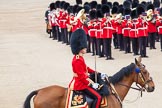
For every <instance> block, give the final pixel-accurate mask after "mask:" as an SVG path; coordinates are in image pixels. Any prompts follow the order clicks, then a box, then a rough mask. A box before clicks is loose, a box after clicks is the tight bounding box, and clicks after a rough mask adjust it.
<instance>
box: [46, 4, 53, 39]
mask: <svg viewBox="0 0 162 108" xmlns="http://www.w3.org/2000/svg"><path fill="white" fill-rule="evenodd" d="M49 13H50V6H48V9H47V10H46V12H45V22H46V32H47V33H48V34H50V38H51V29H52V28H51V26H50V24H49V18H48V15H49Z"/></svg>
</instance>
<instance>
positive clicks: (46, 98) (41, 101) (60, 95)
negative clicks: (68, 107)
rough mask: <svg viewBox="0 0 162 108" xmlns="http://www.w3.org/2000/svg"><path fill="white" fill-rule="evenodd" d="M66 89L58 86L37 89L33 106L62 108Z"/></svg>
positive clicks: (36, 107) (35, 107)
mask: <svg viewBox="0 0 162 108" xmlns="http://www.w3.org/2000/svg"><path fill="white" fill-rule="evenodd" d="M65 98H66V89H65V88H63V87H60V86H50V87H47V88H43V89H41V90H39V92H38V94H37V95H36V96H35V98H34V108H64V107H65V103H66V99H65Z"/></svg>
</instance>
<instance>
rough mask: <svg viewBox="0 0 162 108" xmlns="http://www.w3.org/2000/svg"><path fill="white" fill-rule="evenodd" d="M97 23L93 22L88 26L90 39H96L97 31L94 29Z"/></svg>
mask: <svg viewBox="0 0 162 108" xmlns="http://www.w3.org/2000/svg"><path fill="white" fill-rule="evenodd" d="M94 22H96V21H95V20H91V21H90V24H89V25H88V29H89V30H88V34H89V36H90V37H96V31H97V30H96V29H95V28H94V25H93V23H94Z"/></svg>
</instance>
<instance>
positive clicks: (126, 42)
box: [122, 8, 131, 54]
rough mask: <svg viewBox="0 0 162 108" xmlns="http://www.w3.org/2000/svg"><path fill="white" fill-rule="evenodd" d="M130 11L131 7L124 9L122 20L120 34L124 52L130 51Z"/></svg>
mask: <svg viewBox="0 0 162 108" xmlns="http://www.w3.org/2000/svg"><path fill="white" fill-rule="evenodd" d="M130 13H131V9H130V8H126V9H124V17H125V18H124V20H123V21H122V28H123V29H122V34H123V43H124V50H125V54H126V53H131V48H130V38H129V32H130V29H131V28H130V23H131V21H130Z"/></svg>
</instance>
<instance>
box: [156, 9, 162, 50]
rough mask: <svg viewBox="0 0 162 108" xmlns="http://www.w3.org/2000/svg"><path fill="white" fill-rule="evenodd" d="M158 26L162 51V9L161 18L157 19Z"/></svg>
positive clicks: (161, 11) (161, 10)
mask: <svg viewBox="0 0 162 108" xmlns="http://www.w3.org/2000/svg"><path fill="white" fill-rule="evenodd" d="M156 25H157V26H158V34H159V37H160V48H161V51H162V8H160V16H159V17H158V18H157V21H156Z"/></svg>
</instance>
